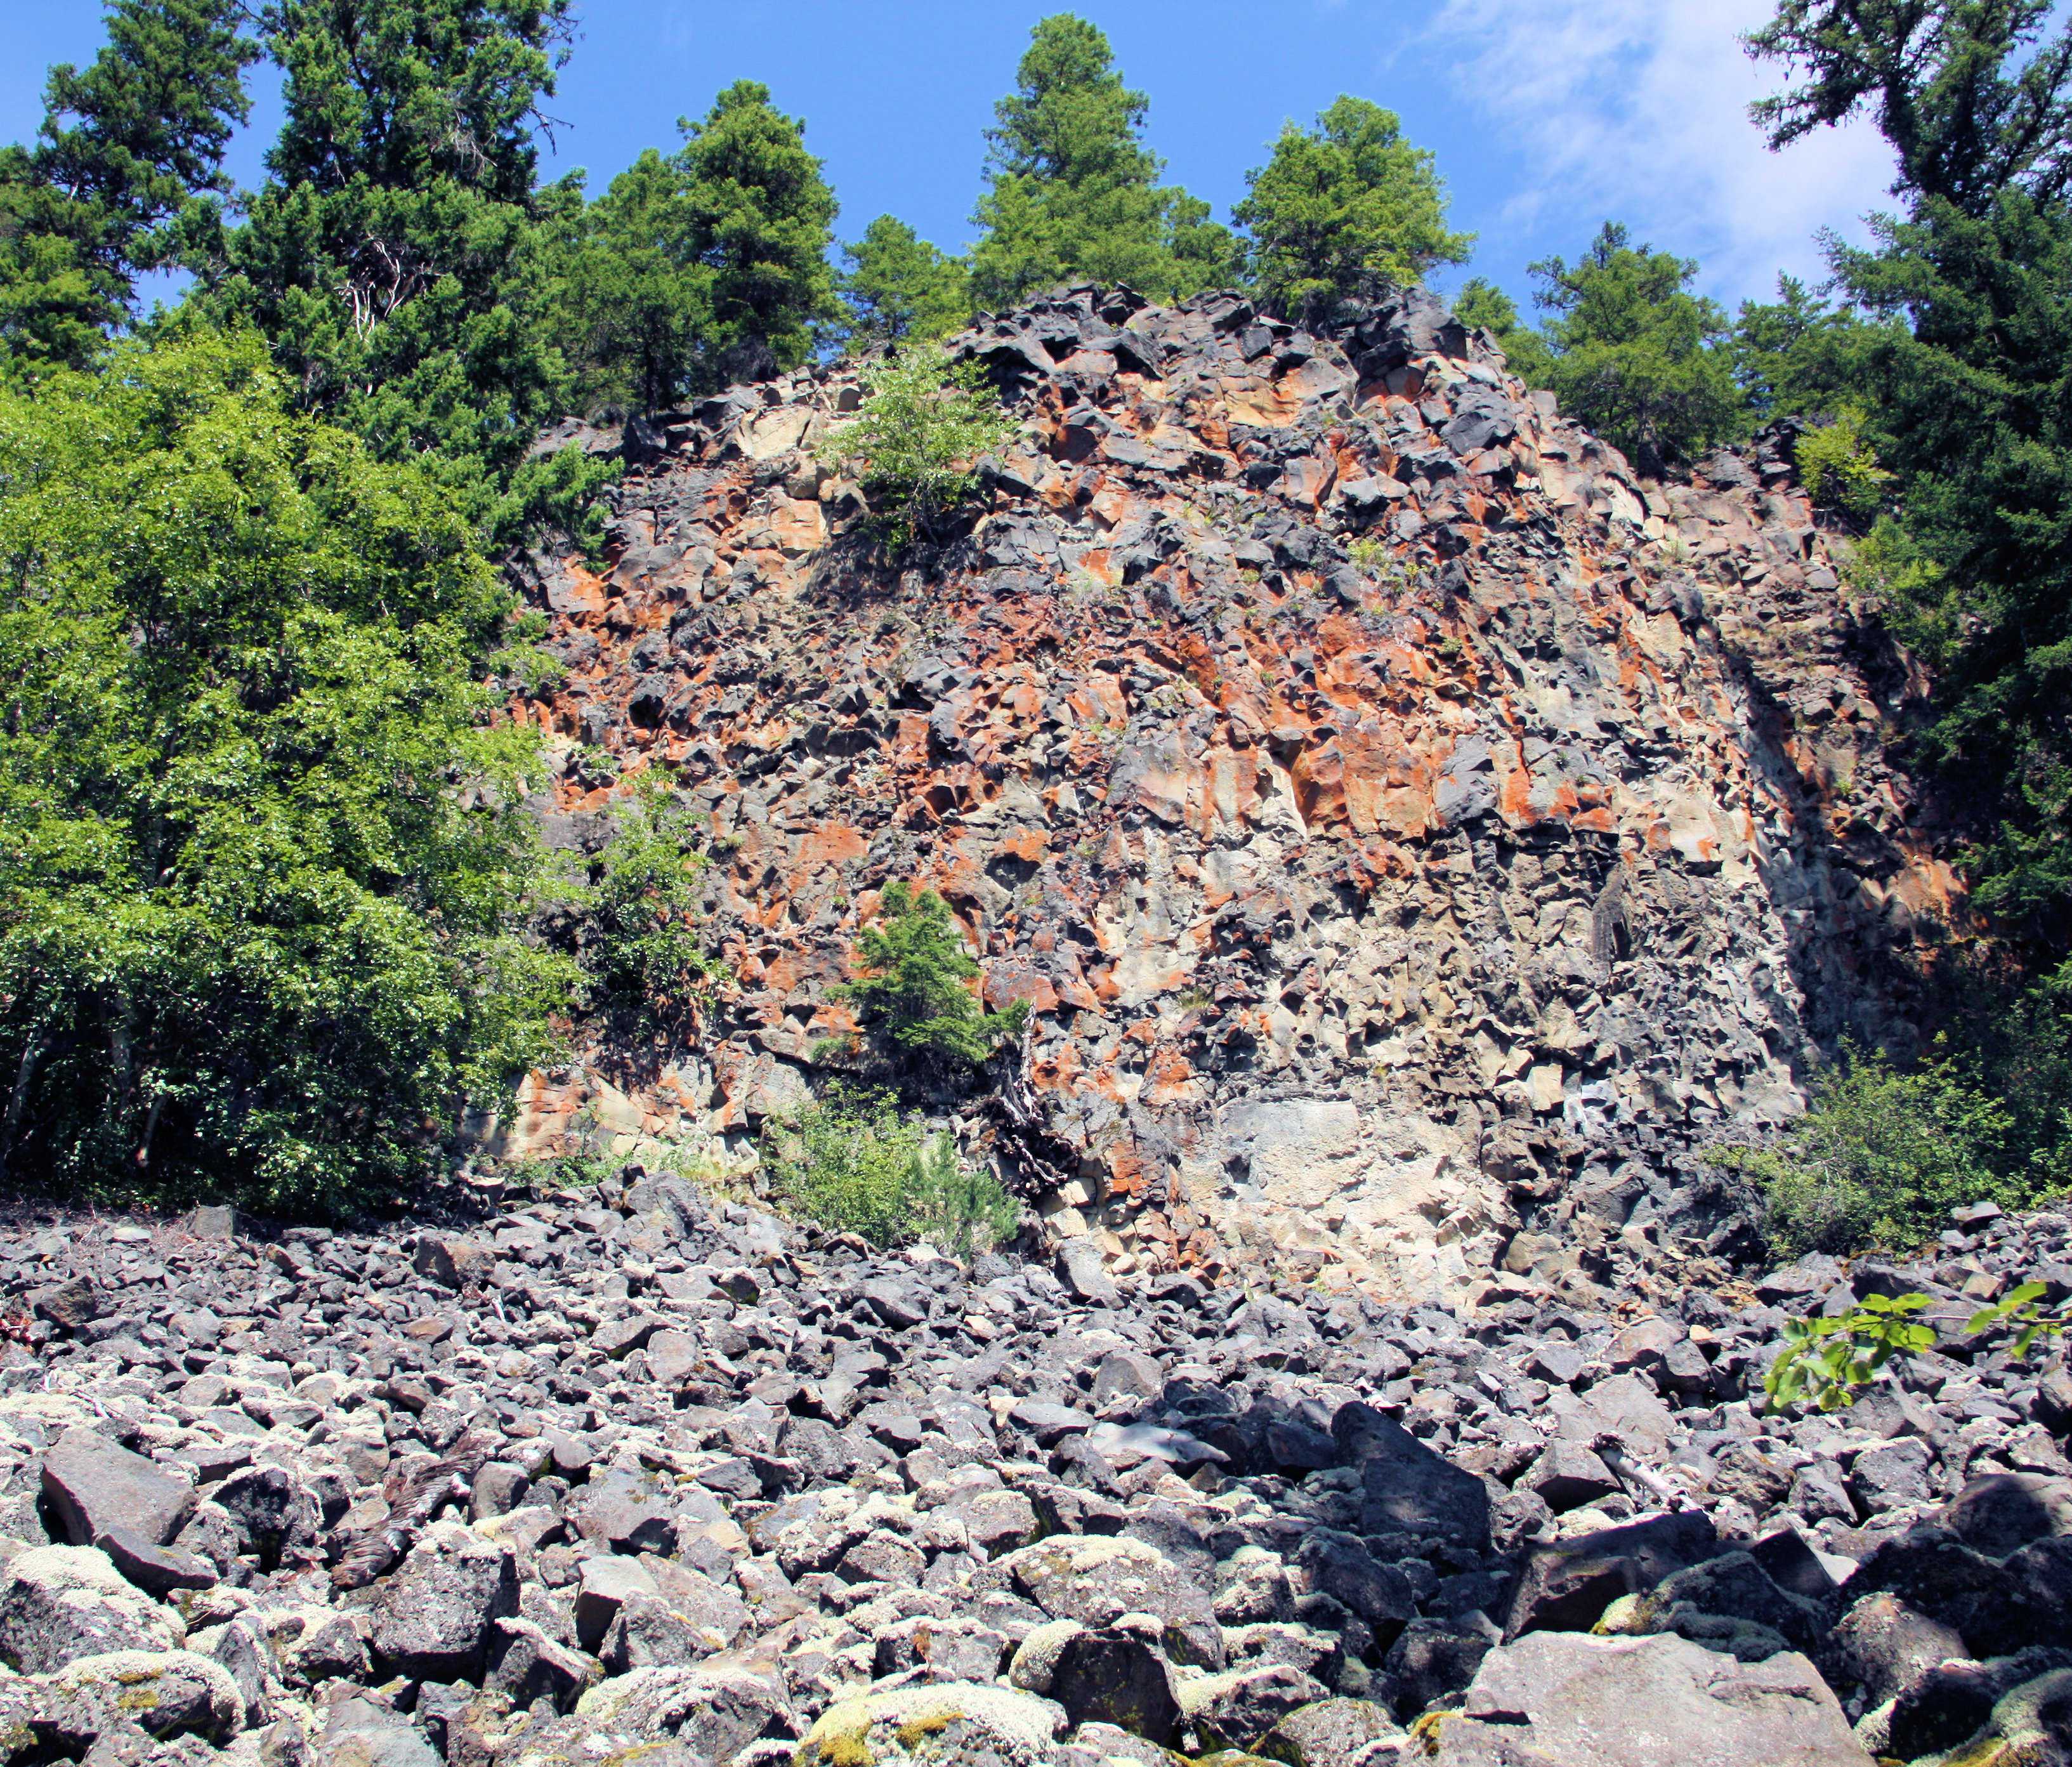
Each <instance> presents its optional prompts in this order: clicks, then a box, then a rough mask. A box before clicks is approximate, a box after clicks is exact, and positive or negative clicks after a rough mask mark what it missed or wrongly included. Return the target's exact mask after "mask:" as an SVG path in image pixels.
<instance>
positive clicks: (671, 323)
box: [551, 147, 712, 412]
mask: <svg viewBox="0 0 2072 1767" xmlns="http://www.w3.org/2000/svg"><path fill="white" fill-rule="evenodd" d="M551 255H552V257H553V259H554V269H553V306H554V318H555V324H556V331H557V338H558V339H559V341H560V343H561V348H562V351H563V353H564V354H565V356H566V357H567V359H568V361H569V366H570V368H571V369H572V370H573V379H572V383H571V386H570V398H571V401H572V402H573V403H574V405H577V406H578V408H579V409H583V410H586V411H599V410H602V409H608V408H611V407H614V406H619V407H624V408H627V409H636V410H640V411H650V412H652V411H660V410H661V409H664V408H665V407H667V406H669V405H673V404H674V403H675V402H676V399H677V398H678V397H679V396H680V394H681V393H682V392H683V391H684V390H685V388H686V387H687V386H688V385H689V382H690V377H691V371H692V368H693V366H694V364H695V363H696V361H697V351H698V346H699V343H700V341H701V339H702V338H703V336H704V335H705V329H706V327H707V325H708V324H709V320H710V318H711V308H712V303H711V299H710V283H711V278H710V277H709V275H708V274H707V273H706V271H705V266H704V265H701V263H700V262H699V261H698V257H697V243H696V239H695V236H694V235H693V230H692V228H691V224H690V218H689V213H688V212H687V203H686V201H685V191H684V180H683V175H682V173H681V171H680V170H679V168H678V167H677V166H676V165H675V164H673V163H672V162H671V161H670V160H668V158H664V156H663V155H662V154H660V152H658V151H657V150H656V149H654V148H652V147H650V148H648V150H646V151H645V152H643V154H641V155H640V157H639V158H638V159H636V160H635V161H634V162H633V163H632V164H631V166H628V167H627V169H626V170H625V171H623V172H621V173H620V174H619V176H618V177H616V178H615V179H613V180H612V181H611V187H609V188H608V189H607V190H606V191H605V193H604V195H602V196H601V197H599V198H598V199H597V201H595V202H594V203H590V205H589V206H588V208H586V209H581V210H578V211H576V212H574V213H572V214H571V215H570V216H569V223H568V225H567V228H565V232H564V234H563V236H561V238H560V240H558V242H557V249H555V250H554V251H553V253H552V254H551Z"/></svg>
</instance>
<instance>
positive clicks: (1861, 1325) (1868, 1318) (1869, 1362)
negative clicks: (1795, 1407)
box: [1762, 1295, 1935, 1412]
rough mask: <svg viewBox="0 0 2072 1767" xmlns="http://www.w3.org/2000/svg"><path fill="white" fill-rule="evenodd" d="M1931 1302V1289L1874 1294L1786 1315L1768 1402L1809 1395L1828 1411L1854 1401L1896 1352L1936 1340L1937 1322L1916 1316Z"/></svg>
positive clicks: (1768, 1379)
mask: <svg viewBox="0 0 2072 1767" xmlns="http://www.w3.org/2000/svg"><path fill="white" fill-rule="evenodd" d="M1926 1305H1928V1297H1927V1296H1926V1295H1900V1296H1897V1297H1893V1296H1885V1295H1872V1296H1869V1297H1868V1299H1867V1300H1865V1301H1864V1302H1863V1303H1862V1305H1860V1306H1856V1307H1852V1308H1851V1309H1849V1311H1848V1312H1847V1313H1837V1314H1836V1315H1834V1316H1832V1317H1819V1316H1817V1315H1816V1316H1815V1317H1812V1318H1810V1319H1791V1320H1787V1321H1786V1322H1785V1326H1784V1348H1783V1349H1782V1351H1781V1352H1780V1353H1779V1354H1778V1357H1777V1358H1776V1360H1775V1361H1774V1362H1771V1364H1770V1369H1769V1371H1768V1372H1767V1373H1766V1374H1765V1375H1764V1376H1763V1377H1762V1387H1763V1391H1764V1392H1765V1393H1766V1394H1767V1395H1769V1408H1770V1410H1771V1411H1773V1412H1779V1411H1782V1410H1783V1409H1784V1408H1785V1407H1786V1406H1787V1405H1792V1404H1795V1403H1798V1402H1799V1400H1800V1399H1806V1398H1811V1400H1812V1401H1813V1403H1814V1404H1815V1406H1816V1407H1818V1408H1819V1409H1820V1410H1821V1411H1823V1412H1836V1411H1840V1410H1841V1409H1842V1408H1843V1407H1844V1406H1845V1405H1849V1404H1852V1403H1855V1400H1856V1392H1857V1390H1858V1389H1859V1388H1860V1387H1864V1386H1865V1385H1867V1384H1868V1383H1869V1382H1870V1381H1872V1380H1873V1379H1876V1378H1877V1372H1878V1370H1880V1369H1881V1368H1883V1367H1884V1366H1885V1364H1886V1363H1887V1362H1890V1361H1891V1360H1892V1358H1893V1356H1894V1355H1895V1354H1897V1353H1898V1352H1899V1351H1901V1350H1926V1349H1927V1348H1928V1347H1929V1346H1930V1345H1932V1344H1933V1343H1934V1342H1935V1332H1934V1327H1932V1326H1930V1325H1922V1323H1921V1322H1920V1321H1918V1320H1917V1319H1915V1318H1914V1314H1915V1313H1918V1312H1920V1311H1921V1309H1922V1308H1924V1307H1926Z"/></svg>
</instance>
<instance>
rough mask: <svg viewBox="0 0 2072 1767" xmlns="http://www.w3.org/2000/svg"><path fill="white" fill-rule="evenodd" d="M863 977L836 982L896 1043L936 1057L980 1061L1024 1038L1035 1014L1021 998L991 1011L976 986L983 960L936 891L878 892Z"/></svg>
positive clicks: (902, 887)
mask: <svg viewBox="0 0 2072 1767" xmlns="http://www.w3.org/2000/svg"><path fill="white" fill-rule="evenodd" d="M857 964H858V967H859V968H861V970H862V971H863V975H862V977H861V980H857V981H853V982H845V983H843V984H841V985H840V986H839V987H838V988H836V989H835V994H836V997H837V998H838V999H842V1000H850V1001H855V1002H856V1004H857V1008H858V1010H859V1014H860V1016H861V1017H862V1018H864V1019H865V1021H866V1022H870V1021H875V1026H876V1028H878V1029H882V1030H883V1031H884V1033H886V1035H887V1036H888V1037H889V1038H890V1039H891V1041H892V1042H893V1043H894V1045H895V1046H897V1047H898V1050H900V1051H902V1053H903V1054H907V1055H910V1056H919V1057H921V1058H924V1059H927V1060H932V1061H934V1062H938V1063H940V1064H943V1065H945V1066H964V1067H976V1066H978V1065H979V1064H980V1063H981V1062H984V1061H985V1059H986V1058H988V1057H989V1056H990V1055H991V1054H993V1051H994V1050H996V1049H997V1048H998V1047H999V1046H1001V1043H1003V1042H1008V1041H1009V1040H1011V1039H1012V1038H1016V1037H1018V1036H1019V1035H1020V1034H1021V1033H1022V1024H1023V1022H1024V1021H1026V1019H1027V1017H1028V1016H1029V1009H1028V1006H1027V1005H1026V1002H1024V1001H1016V1002H1015V1003H1014V1005H1012V1006H1011V1007H1009V1009H1007V1010H1006V1011H1005V1012H1001V1013H989V1012H987V1011H986V1010H985V1008H984V1007H983V1006H982V1005H980V1002H979V1000H978V997H977V996H976V994H974V993H973V992H972V988H971V984H972V983H973V982H975V981H976V980H978V978H979V975H980V970H979V966H978V963H977V961H976V959H974V958H973V957H972V955H971V953H970V952H969V951H967V950H966V949H965V948H964V936H963V935H962V934H961V933H960V932H959V931H958V930H957V927H956V922H955V921H953V920H952V918H950V908H949V904H948V902H944V901H943V898H941V897H940V896H939V895H937V894H935V891H933V890H921V891H919V893H916V892H915V890H914V889H913V888H912V886H911V885H907V884H905V883H896V882H895V883H890V884H887V885H886V886H885V890H884V893H883V894H882V895H881V896H880V897H879V898H878V923H877V924H876V925H875V926H872V927H865V929H864V931H863V936H862V938H861V940H860V941H859V942H858V945H857Z"/></svg>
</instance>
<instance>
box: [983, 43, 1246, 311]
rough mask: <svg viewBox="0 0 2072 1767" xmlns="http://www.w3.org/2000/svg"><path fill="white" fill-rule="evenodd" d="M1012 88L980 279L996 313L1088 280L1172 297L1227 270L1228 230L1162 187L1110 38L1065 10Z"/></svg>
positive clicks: (993, 162)
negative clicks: (1040, 292)
mask: <svg viewBox="0 0 2072 1767" xmlns="http://www.w3.org/2000/svg"><path fill="white" fill-rule="evenodd" d="M1147 109H1149V101H1147V100H1146V99H1145V96H1144V94H1143V93H1142V92H1135V91H1133V90H1131V89H1130V88H1128V87H1127V86H1125V85H1124V84H1123V81H1122V76H1121V75H1120V73H1119V72H1117V71H1116V67H1115V55H1114V51H1113V50H1112V48H1111V47H1109V44H1108V38H1107V36H1106V35H1104V33H1103V32H1102V31H1100V29H1099V28H1098V27H1096V26H1094V25H1091V24H1089V23H1087V22H1086V20H1084V19H1083V18H1075V16H1073V14H1071V13H1056V14H1052V15H1051V16H1050V17H1049V18H1045V19H1043V20H1042V21H1041V22H1040V23H1038V25H1037V26H1036V27H1035V29H1034V31H1033V32H1031V34H1030V45H1029V48H1028V50H1027V51H1026V53H1024V55H1022V61H1021V64H1020V67H1019V68H1018V69H1017V87H1016V89H1015V91H1014V92H1011V93H1010V94H1009V95H1008V96H1007V97H1005V98H1003V99H1001V101H1000V102H999V103H998V104H997V105H996V106H995V107H994V114H995V116H996V117H997V119H998V125H997V127H995V128H993V129H989V130H988V131H987V134H986V139H987V141H988V142H989V144H990V152H989V156H988V161H987V189H986V191H985V195H982V196H981V197H980V199H979V203H978V207H977V209H976V212H974V214H973V216H972V219H973V220H975V221H976V222H977V223H978V224H979V225H980V226H981V227H983V228H985V230H986V231H985V236H983V237H982V238H981V239H980V240H979V242H978V244H977V245H976V246H975V247H973V248H972V254H971V269H972V288H973V291H974V294H975V295H976V298H977V299H978V301H979V302H980V303H982V304H983V305H985V306H989V307H995V308H997V307H1004V306H1012V305H1013V303H1014V302H1017V301H1018V300H1020V299H1021V298H1022V297H1023V296H1024V295H1026V294H1030V293H1031V292H1033V291H1034V290H1038V289H1042V288H1047V287H1049V286H1052V285H1054V284H1055V283H1058V282H1062V281H1071V280H1074V279H1078V278H1084V279H1086V280H1088V281H1096V282H1103V283H1108V284H1116V283H1122V284H1126V285H1128V286H1130V287H1132V288H1134V289H1136V290H1138V291H1139V292H1140V293H1141V294H1149V295H1151V296H1153V298H1158V299H1177V298H1182V297H1184V296H1186V295H1188V294H1193V293H1194V292H1195V291H1196V290H1199V289H1202V288H1206V287H1210V286H1215V285H1216V284H1218V283H1220V282H1223V281H1228V280H1229V279H1230V278H1231V274H1232V272H1233V270H1234V269H1235V265H1236V263H1237V259H1238V253H1237V250H1236V244H1235V240H1234V239H1233V238H1232V236H1231V233H1230V232H1229V230H1228V229H1227V228H1223V227H1221V226H1219V225H1218V224H1215V223H1214V222H1212V221H1211V220H1209V219H1208V210H1207V205H1206V204H1203V203H1200V202H1198V200H1196V199H1193V198H1190V197H1189V196H1188V195H1187V194H1186V192H1185V191H1182V190H1181V189H1179V188H1178V187H1174V186H1170V185H1161V184H1160V183H1158V182H1157V179H1158V176H1159V175H1160V173H1161V171H1163V170H1164V165H1163V162H1161V160H1160V159H1159V158H1158V157H1157V154H1153V153H1152V152H1151V150H1149V148H1147V147H1145V145H1144V144H1143V142H1142V141H1141V139H1140V138H1139V136H1140V134H1141V130H1142V129H1143V126H1144V118H1145V113H1146V111H1147Z"/></svg>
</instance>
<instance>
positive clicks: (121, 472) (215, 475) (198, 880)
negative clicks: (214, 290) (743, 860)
mask: <svg viewBox="0 0 2072 1767" xmlns="http://www.w3.org/2000/svg"><path fill="white" fill-rule="evenodd" d="M0 582H4V584H5V590H4V593H0V683H4V686H0V693H4V696H5V703H4V728H5V732H6V734H5V737H4V740H0V829H4V831H5V832H4V836H0V1000H4V1001H5V1002H6V1005H5V1009H4V1011H0V1075H4V1076H5V1077H6V1079H5V1083H6V1085H7V1086H8V1087H9V1091H8V1095H7V1102H6V1115H5V1121H4V1128H0V1162H5V1164H6V1167H7V1169H8V1170H10V1172H11V1173H13V1174H14V1176H15V1177H16V1178H17V1180H18V1181H19V1179H22V1178H23V1177H27V1178H29V1179H30V1180H31V1181H35V1182H37V1183H40V1184H43V1185H63V1186H68V1187H71V1188H84V1189H87V1190H93V1189H95V1188H97V1187H101V1188H106V1187H108V1186H123V1185H125V1184H128V1185H132V1186H134V1185H139V1184H142V1185H146V1186H148V1187H149V1188H150V1189H151V1190H154V1191H156V1192H158V1193H159V1194H174V1195H178V1194H183V1193H187V1192H191V1191H193V1190H196V1189H199V1188H201V1187H203V1186H208V1187H209V1188H211V1189H213V1190H216V1191H217V1192H218V1193H219V1194H220V1192H221V1191H223V1190H226V1189H228V1190H232V1191H235V1192H236V1193H238V1194H242V1195H244V1196H245V1197H246V1198H250V1199H253V1200H256V1201H258V1202H262V1203H263V1204H265V1205H267V1206H275V1207H288V1208H295V1209H304V1210H306V1209H311V1208H316V1209H322V1208H325V1207H329V1206H338V1205H339V1204H341V1203H343V1202H348V1201H350V1200H352V1199H355V1198H366V1197H368V1196H372V1195H379V1194H384V1193H386V1192H387V1191H388V1190H391V1189H393V1187H394V1186H398V1185H401V1184H404V1183H406V1182H409V1181H410V1180H411V1179H412V1177H413V1175H416V1174H419V1173H422V1172H423V1171H425V1170H426V1169H430V1167H431V1166H432V1165H434V1163H435V1162H436V1161H437V1159H438V1155H439V1152H440V1139H441V1136H442V1132H443V1131H446V1130H450V1128H452V1127H453V1126H454V1120H455V1115H456V1112H458V1110H459V1109H460V1108H461V1107H462V1106H463V1104H464V1103H467V1102H468V1101H470V1100H483V1101H489V1100H491V1099H494V1098H495V1096H496V1095H498V1093H499V1092H500V1089H501V1088H502V1087H504V1086H507V1085H508V1083H509V1081H510V1079H511V1078H512V1075H514V1073H515V1072H516V1071H518V1070H522V1068H523V1066H524V1065H525V1063H526V1062H528V1061H530V1060H532V1059H535V1058H537V1057H538V1056H539V1054H541V1052H542V1050H543V1048H544V1046H545V1031H546V1024H545V1013H546V1009H547V1006H548V1005H549V1003H550V1001H552V1000H553V999H554V998H556V997H557V995H558V993H559V991H560V985H561V976H559V974H558V972H557V966H556V963H555V960H553V959H551V958H549V957H548V956H546V955H543V954H542V953H541V952H540V951H537V950H536V949H534V948H532V947H530V946H528V945H527V944H526V943H524V942H523V941H522V940H520V939H519V938H517V937H516V934H515V931H514V930H513V916H514V914H516V911H517V910H519V909H520V907H521V906H522V905H523V902H524V898H525V896H526V894H527V892H528V889H529V888H530V887H531V886H532V883H533V881H534V880H535V878H536V877H537V832H536V831H535V830H534V828H532V824H530V822H529V821H528V819H527V818H526V817H525V816H524V814H523V813H522V812H521V811H520V809H519V808H518V807H517V806H518V804H519V801H520V795H521V793H522V786H521V783H520V781H521V775H523V774H524V771H525V770H526V769H527V767H528V765H529V763H530V761H531V749H530V745H529V743H528V742H527V741H526V740H525V738H524V736H523V734H522V733H520V731H518V730H516V729H512V728H511V727H509V726H504V727H501V728H499V727H494V726H492V725H489V724H487V722H485V721H484V717H483V714H484V713H485V712H486V711H487V709H488V705H489V703H490V702H489V698H488V690H487V688H485V687H484V686H483V685H482V679H483V661H484V659H485V658H486V657H487V655H488V653H489V651H491V648H492V647H494V646H495V643H497V642H498V640H499V635H500V631H501V628H502V624H503V620H504V614H505V611H506V609H507V606H508V599H507V593H506V591H505V590H504V586H503V585H502V584H501V582H500V580H499V578H498V577H497V575H496V574H495V572H494V571H493V570H492V569H491V567H490V565H489V564H488V562H487V560H486V559H485V558H484V557H483V553H482V552H481V550H480V549H479V545H478V544H477V542H476V540H475V536H474V534H473V532H471V528H470V527H469V524H467V521H466V520H464V519H463V518H462V517H461V516H459V515H458V513H457V512H455V511H454V508H453V507H452V506H451V504H450V500H449V499H447V498H446V495H444V494H443V491H442V487H441V486H440V484H439V483H438V480H437V479H435V478H434V477H433V476H431V475H429V474H427V473H426V472H425V471H422V470H421V469H420V468H418V467H417V466H413V465H411V464H409V463H394V462H384V461H382V460H380V458H377V456H376V454H375V452H374V450H372V448H370V447H369V446H368V444H367V443H366V442H364V441H362V440H361V439H360V438H358V437H356V436H355V435H352V434H350V433H348V432H347V431H345V430H343V429H339V428H338V427H336V426H335V425H331V424H328V423H326V422H323V421H320V420H318V419H315V418H313V417H308V416H306V415H303V414H301V413H297V412H296V411H294V409H293V401H291V400H290V397H289V389H288V388H287V387H286V384H285V383H284V382H283V381H282V379H281V378H280V377H279V376H277V374H276V373H275V372H273V370H272V369H271V368H269V366H268V363H267V352H266V350H265V346H264V344H263V343H261V340H260V339H258V338H257V336H255V335H253V334H251V333H249V332H247V333H243V334H239V335H234V336H222V335H212V334H208V333H203V334H202V335H199V336H196V337H195V338H193V339H180V338H178V337H169V338H166V339H162V340H161V341H159V342H158V343H154V344H150V345H146V344H143V343H126V344H124V345H122V346H121V347H118V348H117V351H116V352H115V354H114V355H113V357H112V359H111V360H109V364H108V365H107V367H106V369H105V372H101V373H97V374H77V373H72V372H59V373H57V374H56V375H55V376H50V377H47V378H46V379H45V380H44V381H43V383H42V384H40V385H39V387H38V388H37V389H36V391H35V393H34V394H33V396H31V395H30V394H27V393H24V392H11V393H0ZM471 787H472V788H473V789H470V788H471Z"/></svg>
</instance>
